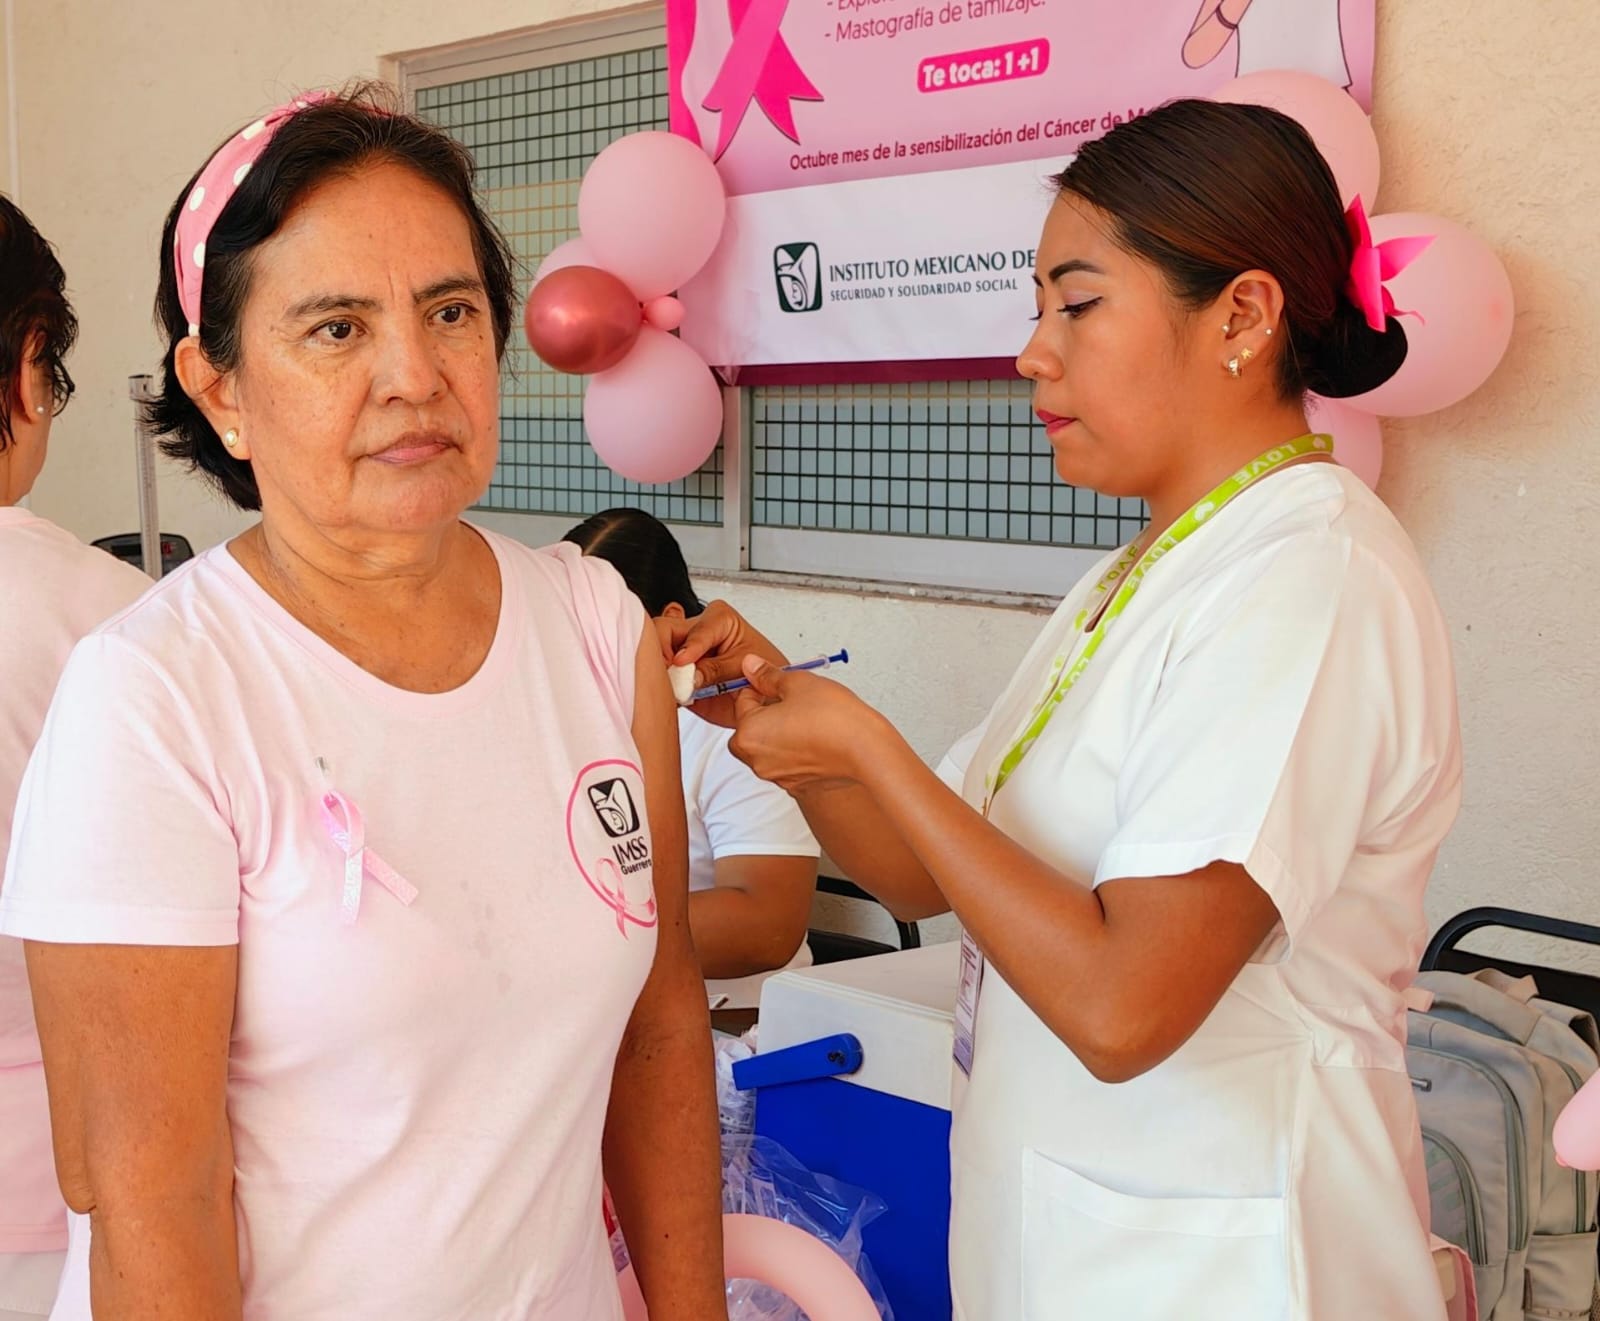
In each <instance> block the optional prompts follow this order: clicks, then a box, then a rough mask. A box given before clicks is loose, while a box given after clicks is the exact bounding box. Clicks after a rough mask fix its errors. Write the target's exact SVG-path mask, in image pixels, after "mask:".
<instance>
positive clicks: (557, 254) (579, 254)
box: [533, 239, 600, 284]
mask: <svg viewBox="0 0 1600 1321" xmlns="http://www.w3.org/2000/svg"><path fill="white" fill-rule="evenodd" d="M599 264H600V263H599V262H597V261H595V259H594V253H592V252H590V251H589V246H588V244H586V243H585V242H584V241H583V240H582V239H568V240H567V241H566V242H565V243H561V244H557V245H556V246H555V247H553V248H551V249H550V251H549V253H548V254H546V256H545V259H544V260H543V261H542V262H540V263H539V269H538V270H536V271H535V272H534V273H533V282H534V283H535V284H538V283H539V281H540V280H542V279H544V277H545V276H547V275H550V274H552V273H554V272H555V271H559V270H561V269H563V268H564V267H567V266H598V265H599Z"/></svg>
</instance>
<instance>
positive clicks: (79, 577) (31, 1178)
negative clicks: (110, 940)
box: [0, 197, 150, 1321]
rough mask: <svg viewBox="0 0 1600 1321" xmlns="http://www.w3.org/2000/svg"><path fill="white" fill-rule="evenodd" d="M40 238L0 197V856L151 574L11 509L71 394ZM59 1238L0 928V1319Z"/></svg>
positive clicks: (11, 944) (23, 1018) (42, 1290)
mask: <svg viewBox="0 0 1600 1321" xmlns="http://www.w3.org/2000/svg"><path fill="white" fill-rule="evenodd" d="M66 282H67V277H66V274H65V272H64V271H62V269H61V263H60V262H59V261H57V260H56V255H55V253H54V252H53V251H52V250H51V248H50V245H49V244H48V243H46V242H45V240H44V239H43V238H41V237H40V235H39V232H38V231H37V230H36V229H34V227H33V226H32V225H31V224H30V223H29V222H28V218H27V216H25V215H23V214H22V212H21V211H20V210H18V209H17V207H16V205H15V204H14V203H13V202H12V201H11V200H10V199H9V198H6V197H0V603H3V604H0V619H3V623H0V858H4V857H5V855H6V851H7V848H8V847H9V844H10V840H11V818H12V809H13V807H14V806H15V804H16V800H17V786H18V785H20V784H21V783H22V774H23V771H24V770H25V769H26V767H27V764H28V755H29V754H30V753H31V752H32V751H33V746H34V743H35V742H36V741H37V740H38V738H39V730H40V727H41V726H42V725H43V724H44V718H45V711H46V710H47V709H48V708H49V706H50V695H51V694H52V693H53V692H55V690H56V681H57V680H58V679H59V678H60V677H61V668H62V666H64V665H65V664H66V663H67V655H68V653H69V652H71V650H72V647H73V644H74V643H76V642H77V641H78V639H79V638H81V637H82V636H83V635H84V634H86V633H88V632H89V631H90V630H91V629H93V628H94V627H96V625H98V624H100V623H102V622H103V621H104V620H106V619H107V618H109V617H110V616H112V615H114V614H116V613H117V612H118V611H119V610H121V609H123V608H124V607H126V606H128V605H131V604H132V603H133V602H134V601H135V600H137V599H138V598H139V596H140V595H141V594H142V593H143V592H144V590H145V589H146V588H147V587H149V586H150V580H149V579H148V578H146V577H145V576H144V574H142V573H140V572H139V571H138V570H137V569H134V568H131V567H129V566H128V565H126V564H123V563H122V562H121V561H119V560H116V559H113V558H112V557H111V556H110V555H107V554H106V553H105V552H104V551H99V550H95V549H94V548H93V547H91V546H85V545H84V544H83V543H82V542H81V541H79V540H78V539H77V538H76V537H74V536H73V535H72V534H71V533H70V532H67V531H66V530H64V529H63V528H59V527H57V526H56V525H55V524H54V523H51V522H49V521H48V520H47V519H43V518H40V517H39V516H38V515H37V514H34V513H31V512H30V511H28V510H27V509H24V508H22V507H21V506H20V505H19V504H18V501H20V500H21V499H22V498H23V497H24V496H25V495H27V494H28V492H29V491H30V490H31V489H32V487H33V484H34V482H35V481H36V480H37V479H38V476H39V472H40V470H41V469H42V468H43V467H44V462H45V452H46V449H47V447H48V445H49V441H50V424H51V423H52V422H53V421H54V420H55V418H56V416H57V414H59V413H60V412H61V410H62V409H63V408H64V407H66V404H67V400H68V399H70V398H71V397H72V377H71V376H70V375H68V374H67V367H66V359H67V354H68V353H70V352H71V350H72V345H73V341H74V340H76V339H77V336H78V320H77V317H75V316H74V315H73V312H72V305H71V304H70V303H68V301H67V296H66ZM66 1246H67V1208H66V1207H65V1205H63V1203H62V1201H61V1191H60V1189H59V1188H58V1187H57V1186H56V1174H55V1162H54V1159H53V1157H52V1155H51V1149H50V1111H49V1107H48V1105H47V1103H46V1100H45V1085H44V1066H43V1064H42V1063H41V1060H40V1055H39V1037H38V1034H37V1033H36V1032H35V1031H34V1025H33V1001H32V997H31V996H30V995H29V993H28V974H27V968H26V967H25V965H24V962H23V952H22V942H21V941H19V940H13V939H9V938H7V937H4V936H0V1321H32V1319H33V1318H38V1317H43V1316H46V1315H47V1314H48V1313H49V1311H50V1306H51V1304H52V1303H53V1302H54V1301H55V1296H56V1286H57V1284H58V1283H59V1282H60V1279H61V1265H62V1261H63V1259H64V1255H65V1252H66Z"/></svg>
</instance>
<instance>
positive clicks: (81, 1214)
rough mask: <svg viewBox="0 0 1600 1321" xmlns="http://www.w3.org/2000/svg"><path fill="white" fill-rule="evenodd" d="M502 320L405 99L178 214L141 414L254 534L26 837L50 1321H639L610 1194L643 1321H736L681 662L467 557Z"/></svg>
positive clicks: (71, 724)
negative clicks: (43, 1110) (62, 1223)
mask: <svg viewBox="0 0 1600 1321" xmlns="http://www.w3.org/2000/svg"><path fill="white" fill-rule="evenodd" d="M515 293H516V290H515V283H514V280H513V275H512V269H511V263H510V259H509V254H508V252H507V249H506V247H505V244H504V241H503V239H502V238H501V237H500V235H499V234H498V232H497V231H496V230H495V229H494V227H493V225H492V224H491V223H490V222H489V221H488V219H487V218H486V217H485V216H484V214H483V212H482V210H481V209H480V207H479V205H478V203H477V202H476V200H475V198H474V194H473V189H472V165H471V159H470V157H469V156H468V155H467V153H466V151H465V149H464V148H462V147H460V146H459V145H458V144H457V143H455V142H453V141H452V140H451V139H450V138H448V137H447V136H446V135H445V134H443V133H441V132H440V131H438V130H437V129H435V128H433V127H431V126H429V125H427V124H424V123H423V122H422V121H420V120H418V119H415V118H413V117H411V116H408V115H404V114H400V113H396V112H395V111H394V110H393V108H392V106H391V104H390V103H389V101H388V100H387V99H386V98H385V97H384V96H383V95H382V93H380V92H379V91H377V90H376V89H362V90H359V91H357V92H355V93H352V94H347V95H336V96H325V95H318V96H308V97H305V98H302V99H300V100H298V101H294V102H291V103H289V104H287V105H284V106H282V107H280V108H279V109H277V110H275V111H274V112H272V113H271V114H270V115H268V116H267V117H265V118H264V119H262V120H260V121H257V122H256V123H254V124H252V125H250V126H249V127H247V128H245V129H244V130H243V131H242V132H240V133H237V134H234V135H232V136H230V137H229V138H228V140H227V141H226V142H224V143H223V145H222V146H221V147H219V148H218V149H217V151H216V153H215V154H213V156H212V157H211V159H210V160H209V161H208V162H207V164H206V165H205V166H204V167H203V168H202V170H201V171H200V172H199V174H197V175H196V177H195V178H194V179H193V180H192V181H191V182H190V183H189V185H188V186H186V187H185V188H184V190H183V192H182V194H181V195H180V196H179V197H178V199H177V201H176V202H175V203H174V205H173V207H172V210H171V212H170V214H169V216H168V218H167V224H166V229H165V232H164V235H163V238H162V251H161V278H160V286H159V292H158V296H157V315H158V321H159V326H160V329H161V330H162V332H163V333H164V335H165V337H166V341H167V344H168V348H167V353H166V364H165V365H166V371H165V383H164V394H163V397H162V400H161V402H160V403H159V404H158V405H157V406H156V407H155V410H154V414H153V420H154V421H155V423H156V425H157V426H158V427H159V428H160V429H161V430H162V431H163V432H164V433H165V435H166V446H167V449H168V452H169V453H171V454H174V455H176V456H178V457H180V458H183V459H186V460H187V461H188V462H190V463H192V464H194V465H196V466H197V467H199V468H200V469H201V470H202V471H204V472H206V473H207V474H209V475H210V476H211V477H212V478H213V479H214V480H215V482H216V484H217V485H218V486H219V487H220V489H221V490H222V491H223V492H224V493H226V494H227V495H229V496H230V497H231V498H232V499H233V501H234V503H235V504H237V505H239V506H241V507H244V508H248V509H259V510H260V512H261V519H260V521H259V522H258V523H257V524H256V525H255V526H254V527H252V528H250V529H249V530H248V531H246V532H244V533H243V534H242V535H241V536H239V537H237V538H236V539H234V540H233V541H232V542H230V543H228V544H227V545H223V546H218V547H216V548H214V549H212V550H211V551H209V552H207V553H206V554H205V555H202V556H201V557H199V558H198V559H196V560H194V561H192V562H191V563H189V564H186V565H185V566H184V567H183V568H182V569H180V570H179V571H178V572H176V573H174V574H172V575H171V576H169V577H167V578H165V579H164V580H163V581H162V582H161V584H160V586H159V587H157V588H155V589H154V590H153V591H151V592H150V593H149V594H148V595H147V596H146V597H145V598H144V600H143V601H142V602H140V604H139V605H138V606H137V607H136V608H134V609H133V610H130V611H128V612H126V613H125V614H123V615H122V616H121V617H120V618H119V619H118V620H117V621H116V622H115V623H114V624H112V625H110V626H109V627H107V628H105V629H103V630H101V631H100V632H99V633H97V634H96V635H95V636H94V637H92V638H91V639H89V640H87V641H86V642H84V643H83V644H81V645H80V646H79V647H78V648H77V649H76V650H75V651H74V653H73V656H72V659H71V660H70V661H69V662H68V664H67V668H66V672H65V674H64V675H63V677H62V681H61V686H60V688H59V690H58V692H57V694H56V698H55V701H54V703H53V704H52V706H51V711H50V715H49V718H48V720H47V722H46V725H45V729H44V733H43V735H42V737H41V739H40V742H39V749H38V752H37V753H36V755H35V756H34V758H33V761H32V764H31V765H30V767H29V771H28V775H27V778H26V780H25V782H24V786H23V790H22V795H21V799H20V801H19V806H18V812H17V829H16V838H15V841H14V844H13V848H12V854H11V861H10V871H9V875H8V877H7V879H6V886H5V893H4V896H3V897H0V929H3V930H4V931H5V932H6V933H8V934H10V935H13V936H21V937H23V938H24V940H25V941H26V942H27V953H28V961H29V971H30V975H31V980H32V988H33V996H34V1002H35V1007H36V1014H37V1018H38V1025H39V1035H40V1038H41V1040H42V1041H43V1044H44V1055H45V1060H46V1070H45V1072H46V1076H47V1078H48V1081H49V1091H50V1105H51V1115H52V1119H53V1121H54V1128H55V1146H56V1153H57V1168H58V1171H59V1174H60V1180H61V1186H62V1189H63V1191H64V1193H65V1195H66V1199H67V1203H68V1205H69V1206H70V1208H71V1209H72V1211H73V1213H74V1215H73V1216H72V1223H71V1239H70V1245H69V1249H68V1260H67V1265H66V1269H65V1273H64V1275H63V1280H62V1293H61V1298H60V1301H59V1302H58V1303H57V1305H56V1309H55V1313H54V1316H55V1318H56V1321H87V1318H89V1316H90V1315H91V1307H92V1314H93V1317H94V1318H95V1321H133V1319H134V1318H144V1317H149V1316H153V1315H156V1314H158V1313H159V1314H160V1315H162V1316H168V1315H170V1316H174V1317H183V1318H194V1319H195V1321H200V1319H201V1318H204V1321H229V1319H230V1318H234V1319H237V1318H239V1317H241V1316H250V1317H273V1318H278V1317H281V1318H286V1319H287V1318H312V1317H339V1318H342V1319H343V1321H396V1318H412V1317H415V1318H418V1319H419V1321H420V1319H421V1318H429V1319H430V1321H432V1319H433V1318H438V1319H439V1321H443V1319H444V1318H460V1319H461V1321H466V1319H467V1318H471V1319H472V1321H620V1318H621V1315H622V1311H621V1298H620V1294H619V1291H618V1288H617V1280H616V1272H615V1268H614V1265H613V1262H612V1257H611V1253H610V1250H609V1245H608V1243H607V1237H606V1232H605V1223H604V1219H603V1215H602V1198H603V1188H608V1189H609V1191H610V1193H611V1196H612V1200H613V1202H614V1204H615V1206H616V1208H617V1210H618V1213H619V1215H620V1218H621V1221H622V1224H623V1228H624V1230H625V1232H626V1234H627V1239H628V1246H629V1249H630V1251H631V1254H632V1258H633V1261H634V1263H635V1265H636V1267H637V1269H638V1275H639V1279H640V1281H641V1283H642V1286H643V1290H644V1294H645V1298H646V1299H647V1301H648V1303H649V1307H650V1315H651V1317H652V1321H704V1319H705V1318H707V1317H716V1316H724V1315H725V1314H726V1308H725V1303H724V1284H723V1278H722V1260H721V1247H720V1226H721V1216H720V1210H721V1208H720V1198H719V1173H720V1163H719V1159H718V1150H717V1122H716V1108H715V1097H714V1095H713V1082H712V1063H711V1049H710V1032H709V1029H708V1024H707V1019H706V1001H705V998H704V994H703V987H702V983H701V981H700V976H699V969H698V968H697V967H696V965H695V962H694V951H693V947H692V945H691V942H690V938H689V928H688V921H687V917H686V913H685V909H686V908H687V891H686V887H685V883H684V869H685V863H684V858H685V847H684V826H683V798H682V791H681V789H680V787H679V783H678V769H677V759H678V743H677V729H676V724H675V705H674V703H673V699H672V695H671V690H670V686H669V684H668V680H667V675H666V670H665V667H664V666H663V665H662V663H661V656H660V648H659V646H658V645H657V644H656V642H655V637H654V634H653V633H651V632H650V630H649V623H648V620H647V619H646V617H645V614H644V612H643V610H642V609H640V607H639V603H638V601H637V600H635V598H634V597H633V596H632V595H631V594H630V593H629V592H628V590H627V588H626V587H625V586H624V585H623V583H622V580H621V578H619V577H618V576H617V574H616V572H615V570H613V569H612V568H611V566H610V565H607V564H602V563H601V562H599V561H598V560H592V559H584V558H583V557H582V556H581V555H580V554H579V553H578V551H577V550H576V548H574V547H571V546H556V547H551V548H549V549H546V550H530V549H528V548H526V547H524V546H522V545H520V544H517V543H515V542H512V541H509V540H507V539H505V538H503V537H498V536H495V535H493V534H492V533H489V532H485V531H482V530H479V529H476V528H474V527H471V526H469V525H468V524H466V523H464V522H462V520H461V515H462V513H463V511H464V510H465V509H466V508H467V507H468V506H469V505H471V504H472V503H473V502H474V500H476V499H477V498H478V497H479V496H480V495H481V494H482V492H483V490H484V489H485V487H486V486H487V484H488V481H489V478H490V475H491V473H492V472H493V470H494V465H495V454H496V448H497V444H498V439H499V435H498V431H499V399H498V390H499V379H500V358H501V355H502V353H503V352H504V349H505V343H506V338H507V334H508V332H509V328H510V325H511V318H512V308H513V301H514V298H515ZM613 1098H614V1099H613ZM641 1098H648V1103H645V1102H644V1101H642V1100H641ZM602 1153H603V1157H604V1185H603V1183H602Z"/></svg>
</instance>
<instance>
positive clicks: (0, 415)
mask: <svg viewBox="0 0 1600 1321" xmlns="http://www.w3.org/2000/svg"><path fill="white" fill-rule="evenodd" d="M77 338H78V318H77V316H76V315H75V314H74V313H73V311H72V304H71V303H69V302H68V301H67V273H66V272H65V271H63V270H62V269H61V263H60V262H59V261H58V260H57V259H56V254H55V249H53V248H52V247H51V246H50V245H49V244H48V243H46V242H45V240H44V238H43V237H42V236H41V235H40V233H39V231H38V230H36V229H35V228H34V227H33V224H32V222H31V221H30V220H29V219H28V217H27V216H25V215H23V214H22V211H21V210H20V209H19V208H18V206H17V204H16V203H15V202H13V201H12V200H11V199H10V198H9V197H5V196H0V392H3V396H4V397H3V398H0V453H4V452H5V451H6V450H7V449H9V448H10V447H11V441H12V435H11V412H12V410H13V409H17V408H21V407H22V373H23V372H25V371H27V370H28V367H29V365H30V364H32V363H37V364H38V365H39V366H40V367H41V368H43V370H44V374H45V378H46V380H47V381H48V382H49V388H50V403H49V404H47V405H46V407H48V408H53V409H54V410H55V411H56V412H57V413H59V412H60V411H61V410H62V409H63V408H65V407H66V406H67V400H69V399H71V398H72V391H73V388H74V387H73V384H72V377H71V376H70V375H68V373H67V354H69V353H70V352H72V346H73V344H74V343H75V342H76V341H77Z"/></svg>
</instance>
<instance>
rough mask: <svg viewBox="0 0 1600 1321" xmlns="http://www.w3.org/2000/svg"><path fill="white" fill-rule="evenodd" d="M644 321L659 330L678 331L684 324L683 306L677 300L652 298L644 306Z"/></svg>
mask: <svg viewBox="0 0 1600 1321" xmlns="http://www.w3.org/2000/svg"><path fill="white" fill-rule="evenodd" d="M644 319H645V324H646V325H651V326H654V327H655V328H656V329H657V330H676V329H677V328H678V327H679V326H681V325H682V324H683V304H682V303H680V302H679V301H678V300H677V299H676V298H652V299H651V300H650V301H649V302H648V303H646V304H645V305H644Z"/></svg>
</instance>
